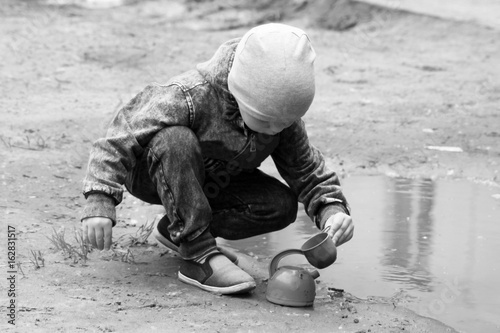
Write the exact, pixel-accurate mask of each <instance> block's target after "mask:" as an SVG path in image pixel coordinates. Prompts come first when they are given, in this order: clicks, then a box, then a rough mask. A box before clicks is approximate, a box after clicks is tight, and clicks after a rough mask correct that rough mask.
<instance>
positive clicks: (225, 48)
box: [196, 38, 243, 126]
mask: <svg viewBox="0 0 500 333" xmlns="http://www.w3.org/2000/svg"><path fill="white" fill-rule="evenodd" d="M240 40H241V38H234V39H231V40H229V41H227V42H225V43H224V44H222V45H221V46H220V47H219V49H218V50H217V51H216V52H215V54H214V55H213V57H212V59H210V60H209V61H206V62H202V63H200V64H198V65H197V66H196V69H197V70H198V72H200V74H201V75H202V76H203V77H204V78H205V80H207V82H209V83H210V85H211V86H212V87H213V88H214V89H215V91H216V92H217V95H218V96H219V98H220V102H221V106H222V116H223V117H224V118H225V119H227V120H229V121H233V122H237V123H239V122H240V121H241V123H242V122H243V120H242V119H241V116H240V110H239V108H238V103H237V102H236V100H235V99H234V97H233V95H232V94H231V93H230V92H229V89H228V87H227V77H228V75H229V71H230V70H231V67H232V65H233V60H234V53H235V51H236V47H237V46H238V43H239V41H240ZM239 125H240V126H242V124H239Z"/></svg>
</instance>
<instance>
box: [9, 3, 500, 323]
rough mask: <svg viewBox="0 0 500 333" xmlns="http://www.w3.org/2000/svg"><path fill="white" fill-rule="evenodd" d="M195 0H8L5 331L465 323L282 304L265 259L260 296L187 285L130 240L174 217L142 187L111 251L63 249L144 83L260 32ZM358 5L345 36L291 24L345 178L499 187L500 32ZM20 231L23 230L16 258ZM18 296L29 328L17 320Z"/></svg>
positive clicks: (316, 108)
mask: <svg viewBox="0 0 500 333" xmlns="http://www.w3.org/2000/svg"><path fill="white" fill-rule="evenodd" d="M190 6H191V7H190V8H191V9H192V10H191V11H187V9H186V8H187V7H185V6H184V5H182V4H181V3H178V2H173V1H144V2H140V3H139V4H132V5H129V6H122V7H116V8H113V9H108V10H90V9H85V8H80V7H75V6H63V7H58V6H40V5H38V4H37V3H36V2H35V1H14V0H4V1H3V2H2V4H1V6H0V17H1V19H0V36H1V37H0V38H1V39H0V41H1V43H0V54H1V55H2V62H1V64H0V70H1V77H0V96H1V97H0V98H1V111H0V112H1V115H2V120H1V123H0V138H1V141H2V142H0V154H1V159H0V169H1V182H2V190H1V202H0V207H1V208H2V224H1V230H0V232H1V237H2V244H4V245H2V251H1V252H0V254H1V257H0V258H1V262H0V269H1V271H2V279H1V281H2V282H1V283H0V285H1V286H2V297H1V300H2V303H3V304H2V307H1V308H0V314H1V318H2V321H1V322H0V328H1V330H2V331H4V327H5V328H7V329H9V330H12V331H18V332H27V331H37V332H39V331H40V332H44V331H50V332H53V331H60V332H66V331H71V332H80V331H83V332H87V331H88V332H125V331H134V332H143V331H144V332H145V331H165V332H167V331H172V332H174V331H201V330H205V331H210V332H212V331H214V332H215V331H219V332H234V331H242V332H247V331H248V332H252V331H255V332H262V331H269V332H274V331H318V332H324V331H325V332H326V331H332V330H333V331H335V330H339V331H345V332H399V331H401V330H405V331H409V332H452V331H453V329H451V328H448V327H446V326H445V325H443V324H441V323H439V322H437V321H434V320H431V319H427V318H423V317H420V316H418V314H415V313H412V312H410V311H408V310H406V309H405V308H404V301H402V300H393V301H392V302H390V303H392V304H383V303H374V302H359V303H350V302H348V301H346V298H345V297H331V296H333V295H330V294H329V293H328V287H329V286H327V285H325V284H323V283H322V282H320V283H319V284H318V296H317V299H316V303H315V306H314V308H309V309H300V308H299V309H296V308H287V307H280V306H276V305H272V304H270V303H268V302H266V301H265V297H264V294H265V288H266V279H267V278H268V276H267V272H266V268H267V263H268V262H266V261H263V262H257V261H255V260H252V259H251V258H249V257H247V256H245V255H244V254H240V256H241V260H242V262H244V263H245V265H247V268H248V270H249V271H250V272H251V273H252V274H253V275H254V276H255V277H256V278H257V280H258V282H259V284H258V288H257V290H256V291H255V292H254V293H252V294H251V295H248V296H244V297H221V296H219V295H212V294H209V293H205V292H201V291H198V290H195V289H193V288H190V287H188V286H186V285H183V284H182V283H180V282H179V281H177V279H176V275H175V274H176V270H177V267H178V258H177V257H176V256H175V255H173V254H172V253H169V252H168V251H166V250H164V249H162V248H159V247H158V246H157V245H156V244H155V241H154V240H152V239H151V238H150V239H149V240H148V241H147V242H143V241H144V240H143V239H139V238H122V239H118V237H120V236H122V235H128V234H130V235H132V236H133V235H136V233H137V232H139V234H141V230H142V231H144V230H143V229H140V227H141V226H143V225H144V224H145V223H146V222H147V221H146V220H133V219H132V218H131V216H133V214H134V212H136V211H137V210H138V207H140V208H141V209H148V211H149V212H150V214H151V215H150V219H149V220H148V221H152V220H151V219H152V218H153V217H154V216H155V215H156V214H157V213H158V212H159V210H158V208H157V207H146V206H144V205H143V204H141V203H140V202H136V201H135V200H133V198H131V197H127V198H126V200H125V202H124V203H123V204H122V205H121V206H120V208H119V216H120V221H119V225H118V226H117V227H116V228H115V230H114V235H115V240H116V241H117V243H118V244H119V246H118V247H117V248H116V249H115V250H114V251H113V252H110V253H97V252H96V251H94V252H92V253H91V254H90V255H89V258H88V260H83V258H82V257H81V256H79V255H78V254H77V252H75V251H74V249H73V250H66V252H65V253H63V251H60V250H57V249H56V247H55V246H54V244H53V243H52V242H51V241H50V240H49V239H48V238H50V237H53V236H54V235H55V234H58V235H61V232H62V231H61V230H62V229H61V228H65V230H66V234H65V235H66V238H65V240H66V242H67V243H69V244H71V245H72V246H76V245H77V244H78V241H77V240H75V239H74V236H75V234H76V231H75V230H77V228H78V227H79V219H78V216H79V212H80V209H81V207H82V205H83V204H84V201H83V198H82V196H81V195H80V184H81V179H82V178H83V175H84V172H85V167H86V159H87V157H88V150H89V148H90V145H91V143H92V142H93V140H95V139H96V138H97V137H99V136H100V135H102V134H103V133H104V129H105V125H106V122H107V121H108V120H109V119H110V117H111V116H112V114H113V113H114V112H115V111H116V110H117V109H118V108H119V107H120V106H122V105H123V104H124V103H126V102H127V101H128V99H130V98H131V97H132V96H133V95H134V94H136V93H137V92H138V91H139V90H140V89H142V88H143V87H144V86H145V85H146V84H148V83H150V82H152V81H156V82H164V81H166V80H167V79H168V78H169V77H170V76H172V75H175V74H178V73H180V72H182V71H184V70H187V69H190V68H192V66H193V65H194V64H195V63H197V62H200V61H204V60H206V59H208V58H209V57H210V56H211V54H212V53H213V52H214V50H215V49H216V47H217V46H218V45H219V44H220V43H222V42H224V41H225V40H227V39H229V38H233V37H236V36H240V35H242V34H243V33H244V32H245V31H246V30H247V28H245V27H239V28H234V29H223V28H224V27H231V26H232V27H234V26H237V25H238V24H235V22H239V21H238V19H240V21H241V19H242V18H241V16H239V13H241V12H245V11H244V10H235V9H231V8H227V9H226V10H223V11H216V10H213V7H209V6H206V7H204V6H202V5H200V4H198V5H196V4H195V5H193V3H191V4H190ZM360 8H361V9H362V10H363V11H365V14H366V15H367V16H366V17H369V18H370V19H366V20H365V21H363V22H360V23H359V24H357V25H356V26H355V27H354V28H353V29H350V30H347V31H344V32H335V31H327V30H323V29H319V28H316V27H315V24H314V21H313V20H311V17H310V16H308V15H306V14H307V13H308V12H307V11H303V12H300V11H299V12H295V13H294V15H291V16H290V17H287V18H285V19H286V22H289V23H291V24H295V25H298V26H301V27H303V28H305V29H306V30H307V31H308V32H309V34H310V36H311V38H312V40H313V43H314V45H315V48H316V51H317V53H318V60H317V64H316V71H317V87H318V91H317V98H316V100H315V102H314V103H313V106H312V108H311V111H310V112H309V113H308V114H307V116H306V117H305V118H306V119H305V120H306V122H307V124H308V129H309V131H310V138H311V140H312V142H313V143H314V144H315V145H316V146H318V147H319V148H320V149H321V150H322V151H323V152H324V154H325V156H326V157H327V160H328V163H329V164H330V165H331V166H332V168H334V169H336V170H338V171H339V173H340V174H341V175H342V176H343V177H349V176H352V175H359V174H387V175H390V176H403V177H430V178H439V177H458V178H466V179H470V180H471V181H480V182H484V183H487V184H490V185H491V186H498V184H499V175H498V170H499V168H500V166H499V162H500V145H499V144H498V142H499V141H498V140H499V137H500V126H499V125H500V112H499V110H498V104H499V100H500V83H499V81H498V80H499V73H500V63H499V62H498V59H499V55H500V52H499V51H500V45H499V43H500V38H499V37H500V36H499V30H496V29H495V28H492V27H488V26H481V25H478V24H471V23H467V22H458V21H447V20H442V19H438V18H435V17H430V16H418V15H413V14H410V13H408V12H397V11H388V10H380V9H379V10H373V9H372V8H370V7H367V6H366V5H363V6H362V7H360ZM219 9H220V8H219ZM263 12H264V13H265V14H266V15H268V16H267V17H273V16H272V15H271V14H273V12H265V11H261V12H260V13H259V15H255V16H251V15H253V14H255V12H252V11H247V12H245V13H247V14H249V15H250V16H245V18H247V19H248V17H252V19H249V21H252V20H257V21H258V20H259V19H260V18H262V15H261V14H262V13H263ZM252 13H253V14H252ZM211 27H212V28H214V29H210V28H211ZM449 147H453V148H451V150H452V151H451V152H450V151H443V150H447V149H448V150H449V149H450V148H449ZM457 151H458V152H457ZM8 226H13V227H15V234H16V238H17V239H16V240H15V241H14V243H15V247H16V248H15V251H16V261H17V262H18V263H19V264H20V266H15V267H14V268H10V267H9V266H8V256H7V251H6V250H7V241H6V240H7V238H8V235H7V231H8ZM142 235H146V236H147V233H144V232H142ZM125 237H128V236H125ZM127 239H129V240H130V239H132V240H133V241H134V244H130V243H128V244H126V240H127ZM141 243H142V244H141ZM32 251H36V253H35V252H32ZM38 251H41V253H38ZM71 251H73V253H72V256H71V258H69V252H71ZM35 258H36V260H37V261H38V263H37V262H36V261H35ZM42 261H43V264H42ZM38 266H40V267H38ZM12 269H14V270H15V271H16V272H17V273H15V274H14V275H15V283H14V289H15V290H14V291H15V294H16V295H15V297H10V296H9V297H7V298H6V297H5V296H6V293H5V292H4V287H6V289H9V288H10V287H12V284H7V282H6V281H7V279H6V278H4V277H9V276H10V275H12V273H9V271H11V270H12ZM349 292H351V293H353V294H355V291H354V290H353V291H349ZM11 300H14V301H15V306H16V313H17V318H16V326H12V325H10V324H8V323H7V319H6V318H8V317H7V315H8V314H9V309H7V305H9V304H10V303H8V302H10V301H11ZM4 305H5V306H4Z"/></svg>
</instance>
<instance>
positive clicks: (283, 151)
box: [271, 120, 350, 229]
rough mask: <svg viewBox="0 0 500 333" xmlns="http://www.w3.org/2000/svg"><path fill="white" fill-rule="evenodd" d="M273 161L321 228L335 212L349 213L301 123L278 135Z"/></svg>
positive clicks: (337, 185)
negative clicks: (278, 139)
mask: <svg viewBox="0 0 500 333" xmlns="http://www.w3.org/2000/svg"><path fill="white" fill-rule="evenodd" d="M271 156H272V158H273V160H274V163H275V164H276V167H277V169H278V171H279V173H280V175H281V176H282V177H283V179H284V180H285V181H286V182H287V184H288V185H289V186H290V188H291V189H292V191H294V192H295V193H296V194H297V196H298V200H299V202H301V203H303V204H304V208H305V210H306V213H307V214H308V215H309V217H310V218H311V219H312V220H313V221H314V222H315V223H316V225H317V227H318V228H320V229H322V228H323V226H324V224H325V222H326V220H327V219H328V217H330V216H331V215H333V214H335V213H337V212H344V213H347V214H350V209H349V205H348V203H347V200H346V198H345V197H344V195H343V193H342V188H341V187H340V182H339V179H338V176H337V174H336V173H335V172H334V171H332V170H330V169H328V168H327V167H326V165H325V159H324V157H323V155H322V154H321V152H320V151H319V150H318V149H317V148H316V147H314V146H313V145H311V144H310V142H309V139H308V137H307V132H306V129H305V125H304V122H303V121H302V120H298V121H296V122H295V123H294V124H293V125H292V126H290V127H289V128H287V129H285V130H284V131H283V132H281V134H280V143H279V145H278V147H277V148H276V149H275V151H274V152H273V153H272V155H271Z"/></svg>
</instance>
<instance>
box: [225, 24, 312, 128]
mask: <svg viewBox="0 0 500 333" xmlns="http://www.w3.org/2000/svg"><path fill="white" fill-rule="evenodd" d="M315 58H316V53H315V52H314V49H313V48H312V46H311V42H310V40H309V37H308V36H307V35H306V33H305V32H304V31H302V30H301V29H298V28H295V27H291V26H288V25H284V24H277V23H270V24H264V25H260V26H257V27H255V28H253V29H251V30H250V31H248V32H247V33H246V34H245V35H244V36H243V38H242V39H241V41H240V42H239V44H238V46H237V48H236V53H235V55H234V61H233V66H232V67H231V70H230V72H229V77H228V88H229V91H230V92H231V94H233V96H234V98H235V99H236V101H237V102H238V106H239V108H240V109H241V110H244V111H245V112H248V113H250V114H251V115H253V116H254V117H255V118H258V119H261V120H264V121H283V120H295V119H298V118H300V117H302V116H303V115H304V114H305V113H306V112H307V110H308V109H309V106H310V105H311V103H312V101H313V98H314V91H315V86H314V59H315Z"/></svg>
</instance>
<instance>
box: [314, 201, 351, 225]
mask: <svg viewBox="0 0 500 333" xmlns="http://www.w3.org/2000/svg"><path fill="white" fill-rule="evenodd" d="M337 213H345V214H347V215H350V213H349V210H348V209H347V207H345V206H344V205H343V204H342V203H333V204H329V205H326V206H323V207H321V208H320V209H319V212H318V214H317V215H316V217H315V219H314V223H315V224H316V226H317V227H318V229H319V230H323V228H324V227H325V223H326V220H328V218H329V217H330V216H333V215H335V214H337Z"/></svg>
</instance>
